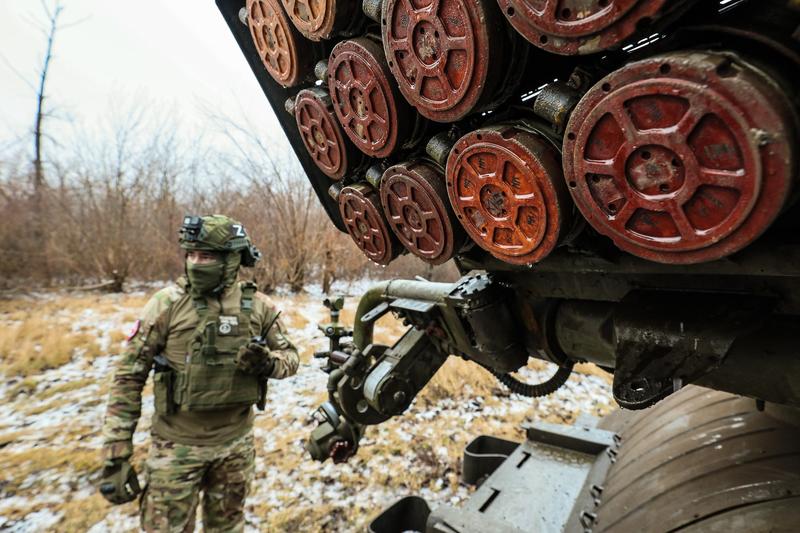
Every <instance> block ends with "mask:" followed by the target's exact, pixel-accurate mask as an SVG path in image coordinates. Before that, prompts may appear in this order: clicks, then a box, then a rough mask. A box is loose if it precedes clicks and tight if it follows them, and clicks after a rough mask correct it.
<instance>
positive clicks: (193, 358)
mask: <svg viewBox="0 0 800 533" xmlns="http://www.w3.org/2000/svg"><path fill="white" fill-rule="evenodd" d="M255 292H256V286H255V285H254V284H252V283H245V284H243V285H242V299H241V304H240V308H239V313H238V315H231V314H224V315H220V314H219V313H217V312H210V311H209V309H208V305H207V304H206V302H205V300H203V299H197V300H195V301H194V304H195V309H196V310H197V314H198V316H199V317H200V320H199V322H198V324H197V328H196V329H195V331H194V333H193V334H192V337H191V338H190V340H189V345H188V346H187V354H188V356H187V358H186V364H185V365H184V369H183V371H182V372H178V373H177V375H176V383H175V394H174V403H175V405H174V409H175V410H181V411H213V410H217V409H226V408H231V407H237V406H241V407H245V406H249V405H253V404H258V405H259V407H261V406H262V405H263V402H264V396H265V393H266V381H265V380H263V379H260V378H258V377H257V376H255V375H252V374H248V373H245V372H242V371H241V370H239V369H238V368H237V367H236V363H235V357H236V353H237V352H238V350H239V348H240V347H241V346H242V345H244V344H245V343H247V342H248V340H249V339H250V337H251V336H252V332H251V331H250V315H251V314H252V311H253V296H254V294H255ZM158 403H159V402H158V398H156V404H157V405H158Z"/></svg>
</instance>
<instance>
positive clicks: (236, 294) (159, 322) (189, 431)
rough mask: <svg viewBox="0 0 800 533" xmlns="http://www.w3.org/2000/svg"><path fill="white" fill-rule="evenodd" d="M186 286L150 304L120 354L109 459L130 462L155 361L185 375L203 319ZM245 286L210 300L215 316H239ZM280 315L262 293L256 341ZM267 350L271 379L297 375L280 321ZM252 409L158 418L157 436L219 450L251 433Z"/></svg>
mask: <svg viewBox="0 0 800 533" xmlns="http://www.w3.org/2000/svg"><path fill="white" fill-rule="evenodd" d="M184 287H185V280H183V279H181V280H179V281H178V284H177V285H173V286H170V287H167V288H165V289H162V290H160V291H158V292H157V293H156V294H155V295H154V296H153V297H152V298H151V299H150V301H148V302H147V304H146V305H145V307H144V310H143V312H142V317H141V319H140V320H139V321H137V325H136V327H135V328H134V331H132V332H131V335H130V337H129V339H128V344H127V347H126V349H125V351H124V352H123V353H122V354H121V356H120V358H119V362H118V364H117V367H116V371H115V373H114V378H113V382H112V384H111V391H110V393H109V400H108V407H107V411H106V418H105V422H104V424H103V432H102V433H103V440H104V443H105V447H104V456H105V458H106V459H108V458H114V457H128V456H130V455H131V453H132V452H133V446H132V437H133V432H134V430H135V429H136V424H137V422H138V420H139V416H140V414H141V405H142V389H143V388H144V385H145V382H146V381H147V376H148V374H149V373H150V370H151V368H152V367H153V359H154V357H155V356H156V355H158V354H162V355H163V356H164V357H165V358H166V359H167V360H168V362H169V364H170V366H172V367H173V368H176V369H181V368H182V366H183V365H184V360H185V356H186V347H187V345H188V343H189V339H190V336H191V335H192V333H193V331H194V329H195V327H196V326H197V324H198V321H199V315H198V313H197V311H196V309H195V307H194V304H193V302H192V298H191V296H190V295H189V294H188V293H187V292H186V291H185V290H184ZM241 288H242V282H239V283H236V284H234V285H233V286H231V287H230V288H228V289H226V290H225V292H224V293H222V295H220V298H219V300H217V299H215V298H209V299H208V306H209V310H210V311H219V313H220V314H221V315H222V314H225V313H226V312H230V311H233V310H235V311H238V310H239V307H240V301H241V295H242V290H241ZM276 313H277V311H276V310H275V307H274V306H273V305H272V304H271V303H270V301H269V300H268V299H267V297H266V296H265V295H264V294H262V293H260V292H257V293H255V296H254V298H253V308H252V313H251V315H250V330H249V332H248V333H249V334H251V335H262V334H264V333H265V332H264V329H265V328H267V327H268V326H269V325H270V324H271V323H272V321H273V319H274V318H275V314H276ZM267 345H268V347H269V349H270V351H271V353H272V355H273V356H275V358H276V361H275V367H274V369H273V371H272V374H271V376H270V377H272V378H277V379H282V378H285V377H288V376H291V375H293V374H294V373H295V372H296V371H297V366H298V363H299V358H298V354H297V349H296V348H295V347H294V345H293V344H292V343H291V341H289V339H288V338H287V336H286V330H285V328H284V327H283V325H282V324H281V323H280V321H279V320H278V321H276V322H275V324H273V325H272V327H271V328H270V330H269V332H267ZM252 422H253V408H252V406H246V407H236V408H226V409H219V410H215V411H204V412H192V411H178V412H176V413H174V414H168V415H167V414H160V413H156V414H154V415H153V429H152V431H153V433H155V434H157V435H158V436H159V437H162V438H164V439H168V440H172V441H174V442H178V443H181V444H190V445H218V444H225V443H226V442H230V441H232V440H234V439H236V438H238V437H240V436H242V435H243V434H244V433H246V432H247V431H248V430H249V429H250V428H251V427H252Z"/></svg>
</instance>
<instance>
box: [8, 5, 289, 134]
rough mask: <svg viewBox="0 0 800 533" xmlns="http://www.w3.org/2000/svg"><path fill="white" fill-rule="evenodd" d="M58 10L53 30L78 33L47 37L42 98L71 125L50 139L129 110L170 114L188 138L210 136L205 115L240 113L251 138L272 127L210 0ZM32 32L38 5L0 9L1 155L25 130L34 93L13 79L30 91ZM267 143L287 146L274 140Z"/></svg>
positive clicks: (37, 52)
mask: <svg viewBox="0 0 800 533" xmlns="http://www.w3.org/2000/svg"><path fill="white" fill-rule="evenodd" d="M47 1H48V4H49V5H52V4H53V0H47ZM61 3H62V5H63V7H64V11H63V14H62V17H61V21H62V22H63V23H75V22H77V24H76V25H74V26H72V27H67V28H64V29H63V30H61V31H60V32H59V33H58V34H57V35H56V42H55V57H54V60H53V63H52V68H51V72H50V77H49V79H48V87H47V94H48V96H49V98H50V104H51V105H54V106H55V107H56V108H57V110H58V111H59V112H60V114H61V115H67V116H69V117H71V118H72V119H73V125H69V124H68V122H67V121H56V123H54V124H53V125H52V127H53V128H57V129H56V130H55V131H56V133H57V134H61V133H62V132H63V133H65V134H66V132H67V131H68V129H69V128H74V124H82V125H89V126H91V125H92V124H93V123H96V121H98V120H99V119H101V118H102V117H103V116H104V115H107V114H108V113H109V110H111V109H112V108H113V107H114V105H115V104H117V105H118V104H119V102H122V101H131V100H137V101H147V102H152V103H154V104H156V105H157V106H158V108H159V109H168V110H174V112H175V115H176V116H178V117H180V120H181V123H182V124H183V125H184V127H188V129H190V130H195V129H197V128H200V129H207V130H213V128H214V126H213V124H211V123H210V121H209V120H208V113H207V111H206V110H207V109H208V108H211V109H213V110H214V112H216V113H220V114H224V115H227V116H230V117H238V116H241V115H242V113H243V110H245V109H246V110H247V114H248V116H249V117H250V119H251V120H252V121H253V123H255V124H258V125H259V129H260V130H263V131H272V132H276V128H277V127H278V126H277V120H276V119H275V117H274V115H273V113H272V110H271V108H270V107H269V104H268V102H267V100H266V97H265V96H264V94H263V92H262V91H261V89H260V87H259V86H258V83H257V82H256V80H255V77H254V76H253V74H252V72H251V71H250V67H249V66H248V65H247V62H246V61H245V59H244V56H243V55H242V54H241V52H240V51H239V48H238V46H237V45H236V42H235V41H234V39H233V37H232V36H231V34H230V32H229V30H228V27H227V25H226V24H225V22H224V21H223V20H222V17H221V16H220V14H219V11H218V10H217V7H216V4H215V2H214V0H135V1H133V2H122V1H120V0H61ZM37 25H38V26H39V27H41V28H43V27H45V26H46V19H45V14H44V11H43V9H42V7H41V4H40V2H39V0H0V147H3V146H6V147H7V146H8V145H9V144H11V143H13V141H14V140H15V139H22V140H23V141H22V142H27V138H26V137H25V136H26V135H27V134H28V132H30V130H31V128H32V123H33V118H34V113H35V103H36V102H35V93H34V91H33V90H32V89H31V87H29V86H28V85H27V84H26V83H25V81H23V79H21V78H25V79H27V80H28V81H29V82H31V83H36V81H37V79H36V78H37V70H38V69H39V67H40V65H41V63H42V59H43V56H44V50H45V45H46V41H45V36H44V35H43V34H42V31H41V30H40V28H37ZM15 71H16V72H15ZM20 75H21V76H20ZM51 131H53V130H51ZM278 131H279V130H278ZM210 133H211V136H212V138H213V131H211V132H210ZM276 139H277V140H278V142H280V143H285V142H286V141H285V140H283V135H282V134H281V135H277V136H276ZM284 146H286V145H284Z"/></svg>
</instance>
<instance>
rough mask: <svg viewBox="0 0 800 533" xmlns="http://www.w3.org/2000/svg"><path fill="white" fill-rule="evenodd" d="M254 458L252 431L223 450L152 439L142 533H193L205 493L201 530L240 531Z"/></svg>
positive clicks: (147, 467)
mask: <svg viewBox="0 0 800 533" xmlns="http://www.w3.org/2000/svg"><path fill="white" fill-rule="evenodd" d="M255 454H256V452H255V447H254V446H253V432H252V431H250V432H248V433H247V434H246V435H244V436H243V437H240V438H238V439H236V440H234V441H233V442H231V443H229V444H226V445H224V446H189V445H185V444H178V443H175V442H171V441H168V440H164V439H161V438H159V437H157V436H156V435H153V439H152V443H151V444H150V454H149V455H148V457H147V463H146V470H145V472H146V476H147V487H146V489H145V491H144V493H143V494H142V498H141V500H140V515H141V525H142V529H143V530H145V531H148V532H159V533H161V532H175V533H178V532H191V531H193V530H194V525H195V513H196V511H197V506H198V503H199V502H200V492H201V491H202V493H203V494H202V504H203V505H202V510H203V529H204V530H205V531H209V532H210V531H226V532H227V531H242V530H243V529H244V503H245V499H246V497H247V493H248V491H249V489H250V483H251V481H252V479H253V472H254V470H255Z"/></svg>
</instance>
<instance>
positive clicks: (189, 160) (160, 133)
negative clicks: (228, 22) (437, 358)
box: [0, 106, 453, 291]
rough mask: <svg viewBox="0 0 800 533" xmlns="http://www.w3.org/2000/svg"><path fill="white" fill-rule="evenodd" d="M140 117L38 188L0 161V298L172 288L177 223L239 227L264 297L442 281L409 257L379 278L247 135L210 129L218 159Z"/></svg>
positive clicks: (84, 137) (269, 150)
mask: <svg viewBox="0 0 800 533" xmlns="http://www.w3.org/2000/svg"><path fill="white" fill-rule="evenodd" d="M147 109H149V107H148V106H139V107H138V108H136V109H135V110H134V111H131V112H127V113H125V114H124V115H121V116H120V115H118V118H117V119H112V120H111V121H109V123H107V124H105V125H104V126H102V127H100V128H98V129H96V130H95V131H93V132H90V133H87V132H83V133H80V134H77V135H75V136H74V137H72V138H71V140H70V141H69V143H68V144H66V145H65V144H59V145H58V146H59V147H58V149H57V150H55V149H54V150H52V153H55V154H57V155H52V156H51V157H48V158H45V160H44V162H45V164H44V171H43V172H40V173H38V176H39V177H40V179H36V177H35V174H36V172H35V168H34V165H33V164H32V162H31V160H30V158H26V157H25V154H24V152H22V151H21V150H20V151H18V152H17V153H16V154H13V153H9V151H6V153H5V154H0V212H2V224H0V244H1V245H2V253H0V288H3V289H9V288H26V287H30V288H37V287H52V286H68V287H81V286H86V285H91V284H97V283H108V285H109V288H111V289H112V290H121V289H122V288H123V286H124V284H125V283H126V282H128V281H132V280H141V281H147V280H165V279H170V278H174V277H176V276H178V275H180V274H181V272H182V271H183V254H182V253H181V251H180V249H179V248H178V245H177V239H178V234H177V230H178V227H179V225H180V222H181V219H182V217H183V215H184V214H185V213H200V214H207V213H224V214H228V215H230V216H232V217H235V218H237V219H239V220H241V221H242V222H243V223H244V224H245V226H246V227H247V229H248V231H249V233H250V234H251V236H252V237H253V238H254V240H255V242H256V245H257V246H258V247H259V248H260V249H261V250H262V251H263V252H264V256H265V260H263V261H261V262H260V263H259V265H258V267H257V268H256V269H254V271H249V272H248V275H252V276H253V277H255V279H256V280H257V281H258V283H259V285H260V286H261V287H263V288H264V289H265V290H267V291H269V290H271V289H274V288H275V287H277V286H280V285H288V286H289V287H290V288H291V289H293V290H299V289H300V288H302V287H303V286H304V285H305V284H307V283H314V282H316V283H322V284H323V285H324V286H325V287H324V288H326V289H327V286H329V285H330V283H331V282H333V281H334V280H336V279H357V278H362V277H366V276H368V277H374V278H381V277H387V276H400V277H410V276H414V275H423V276H425V277H428V278H431V277H435V278H442V277H448V276H452V275H453V273H452V270H451V269H452V267H450V269H447V268H444V269H442V268H439V269H437V270H436V271H434V270H433V269H431V268H430V267H428V266H427V265H425V264H424V263H422V262H421V261H419V260H417V259H415V258H414V257H411V256H406V257H403V258H401V259H399V260H398V261H396V262H395V263H393V264H392V265H391V266H390V267H389V268H387V269H381V268H379V267H376V266H374V265H372V264H371V263H370V262H369V261H367V260H366V258H364V257H363V255H362V254H361V253H360V252H359V251H358V250H357V249H356V247H355V245H354V244H353V243H352V241H351V240H350V238H349V237H348V236H347V235H346V234H342V233H340V232H339V231H338V230H336V229H335V227H334V226H333V224H332V223H331V222H330V221H329V220H328V217H327V215H326V213H325V212H324V210H323V208H322V206H321V205H320V203H319V201H318V200H317V198H316V195H315V193H314V192H313V190H312V189H311V187H310V185H309V184H308V181H307V179H306V178H305V176H304V174H303V172H302V170H301V168H300V167H299V165H298V164H297V163H296V162H294V161H293V160H292V158H291V156H290V155H289V154H287V153H286V151H287V150H286V149H285V148H283V149H279V148H276V147H275V146H274V145H275V143H274V142H271V141H270V140H269V139H268V138H267V137H261V136H259V135H258V134H256V133H253V131H252V130H251V129H250V128H249V127H248V126H242V125H240V124H237V123H235V122H233V121H230V120H223V121H219V120H218V124H221V126H222V131H224V139H225V140H226V141H227V143H226V144H227V145H228V149H226V150H224V151H223V150H220V149H219V148H212V147H211V146H210V143H208V142H205V141H204V140H203V139H202V138H197V139H194V140H191V141H187V140H186V139H187V137H186V136H185V135H181V134H179V133H178V130H177V128H176V127H175V126H174V124H172V123H170V121H169V120H157V119H156V117H155V116H154V115H155V113H151V114H150V115H148V114H147V111H146V110H147ZM162 115H163V114H162ZM215 142H216V141H215ZM281 152H283V153H281ZM109 282H111V283H109Z"/></svg>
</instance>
